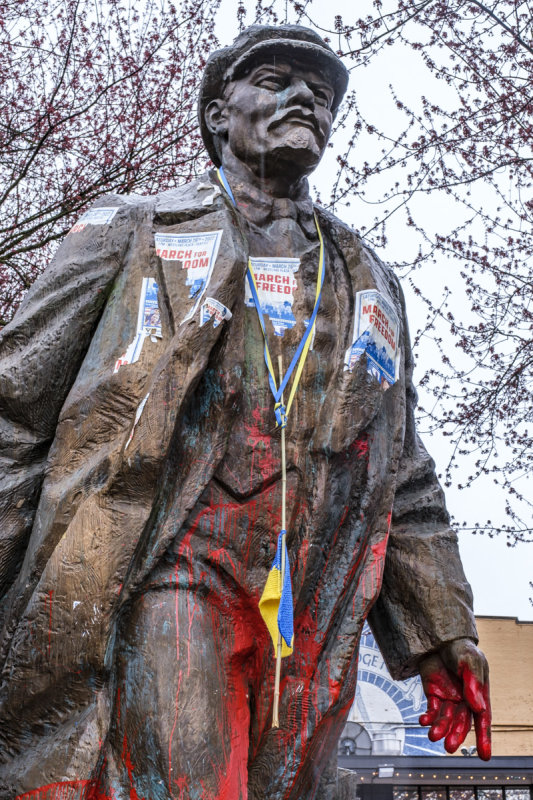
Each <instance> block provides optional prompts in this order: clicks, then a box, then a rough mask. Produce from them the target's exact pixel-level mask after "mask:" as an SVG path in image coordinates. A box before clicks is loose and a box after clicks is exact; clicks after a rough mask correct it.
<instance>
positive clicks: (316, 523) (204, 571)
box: [0, 25, 490, 800]
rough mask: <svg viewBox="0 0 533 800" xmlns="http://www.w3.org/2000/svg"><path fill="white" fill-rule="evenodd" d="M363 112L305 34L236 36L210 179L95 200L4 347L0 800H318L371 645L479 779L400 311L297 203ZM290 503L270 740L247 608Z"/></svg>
mask: <svg viewBox="0 0 533 800" xmlns="http://www.w3.org/2000/svg"><path fill="white" fill-rule="evenodd" d="M346 86H347V72H346V70H345V68H344V66H343V65H342V63H341V61H340V60H339V59H338V58H337V56H336V55H335V54H334V52H333V51H332V50H331V49H330V48H329V46H328V45H327V44H326V43H325V42H324V41H323V40H322V39H321V38H320V37H319V36H318V35H317V34H316V33H315V32H313V31H311V30H309V29H307V28H304V27H300V26H291V25H284V26H280V27H269V26H264V27H263V26H253V27H251V28H248V29H247V30H245V31H243V32H242V33H241V34H240V35H239V36H238V38H237V39H236V40H235V42H234V44H233V45H232V46H231V47H227V48H225V49H222V50H219V51H217V52H215V53H213V54H212V55H211V57H210V58H209V60H208V62H207V66H206V68H205V74H204V77H203V82H202V87H201V91H200V99H199V118H200V126H201V131H202V136H203V139H204V142H205V145H206V148H207V151H208V153H209V155H210V157H211V159H212V161H213V162H214V164H215V165H216V166H217V167H220V168H221V171H219V172H218V173H217V172H216V171H215V170H212V171H210V172H209V173H207V174H206V175H205V176H203V177H202V178H200V179H199V180H197V181H195V182H193V183H191V184H189V185H187V186H184V187H181V188H179V189H175V190H171V191H167V192H164V193H162V194H160V195H158V196H156V197H142V196H134V195H133V196H121V195H113V196H109V197H106V198H105V199H103V200H102V201H99V202H98V203H97V204H96V206H95V207H94V208H92V209H91V210H90V211H89V212H87V213H86V214H85V215H84V216H83V217H82V218H81V220H80V221H79V222H78V223H77V224H76V225H75V226H74V228H73V229H72V231H71V232H70V233H69V235H68V236H67V237H66V239H65V241H64V243H63V244H62V245H61V247H60V248H59V250H58V252H57V255H56V256H55V258H54V260H53V261H52V263H51V265H50V267H49V268H48V270H47V271H46V272H45V273H44V275H43V276H42V277H41V278H40V279H39V280H38V281H37V282H36V283H35V285H34V286H33V287H32V288H31V290H30V291H29V292H28V294H27V295H26V297H25V299H24V301H23V303H22V305H21V307H20V309H19V311H18V313H17V315H16V316H15V319H14V320H13V322H12V323H11V324H10V325H8V326H7V327H6V328H5V329H4V330H3V331H2V333H1V336H0V375H1V390H0V394H1V396H0V458H1V463H2V467H3V468H2V474H1V477H0V520H1V527H0V591H1V597H2V599H1V605H0V622H1V626H2V627H1V638H0V646H1V651H0V657H1V663H2V676H1V680H2V682H1V687H0V798H1V800H14V798H16V797H20V796H22V795H24V797H26V796H27V797H30V796H31V797H32V798H33V800H52V798H56V800H57V798H59V797H60V798H61V799H62V800H82V798H83V800H97V798H98V799H99V800H104V798H105V799H109V800H111V798H113V800H124V799H126V798H129V800H141V798H145V800H171V799H172V800H262V798H269V800H312V798H315V797H316V792H317V787H318V782H319V779H320V775H321V772H322V770H323V769H324V766H325V765H326V763H327V761H328V759H329V757H330V755H331V753H332V751H333V749H334V748H335V745H336V741H337V738H338V736H339V734H340V732H341V730H342V728H343V725H344V722H345V719H346V716H347V714H348V711H349V709H350V706H351V704H352V702H353V698H354V693H355V684H356V674H357V655H358V644H359V638H360V634H361V629H362V627H363V623H364V622H365V620H366V619H367V618H368V621H369V623H370V625H371V627H372V630H373V632H374V635H375V637H376V639H377V641H378V644H379V646H380V648H381V651H382V653H383V656H384V658H385V661H386V663H387V665H388V667H389V669H390V672H391V673H392V675H393V676H394V677H396V678H405V677H408V676H411V675H413V674H416V673H418V672H419V673H420V674H421V676H422V680H423V685H424V689H425V692H426V694H427V697H428V710H427V712H426V713H425V714H424V715H423V716H422V718H421V722H422V724H424V725H428V726H430V727H429V736H430V738H431V739H433V740H436V739H438V738H443V737H444V739H445V744H446V748H447V749H448V750H450V751H453V750H455V749H456V748H457V747H458V746H459V744H461V742H462V741H463V740H464V737H465V736H466V734H467V732H468V730H469V729H470V725H471V720H472V717H473V719H474V722H475V727H476V733H477V742H478V752H479V755H480V756H481V757H482V758H488V757H489V756H490V738H489V737H490V706H489V698H488V670H487V665H486V662H485V659H484V656H483V654H482V653H481V652H480V651H479V650H478V648H477V647H476V642H477V634H476V628H475V623H474V618H473V613H472V598H471V592H470V588H469V586H468V583H467V581H466V579H465V576H464V573H463V569H462V566H461V563H460V560H459V554H458V548H457V539H456V535H455V533H454V532H453V531H452V530H451V529H450V526H449V518H448V514H447V512H446V509H445V504H444V498H443V493H442V490H441V488H440V486H439V484H438V482H437V478H436V476H435V471H434V464H433V462H432V461H431V459H430V458H429V456H428V455H427V453H426V451H425V449H424V447H423V445H422V444H421V442H420V440H419V438H418V437H417V434H416V431H415V425H414V416H413V414H414V408H415V403H416V394H415V391H414V389H413V384H412V370H413V362H412V356H411V350H410V345H409V336H408V330H407V321H406V314H405V307H404V301H403V297H402V292H401V289H400V286H399V284H398V281H397V279H396V277H395V276H394V274H393V272H392V271H391V270H390V269H389V268H388V267H386V266H385V265H384V264H383V263H382V262H381V261H380V260H379V259H378V258H377V257H376V256H375V254H374V253H373V252H372V251H371V250H369V249H368V248H367V247H366V246H365V245H364V243H363V242H362V241H361V239H360V238H359V237H358V236H357V235H356V233H355V232H354V231H353V230H352V229H351V228H350V227H348V226H347V225H345V224H344V223H342V222H341V221H339V220H338V219H337V218H335V217H334V216H332V215H331V214H330V213H328V212H327V211H325V210H324V209H321V208H320V207H317V206H313V203H312V201H311V199H310V196H309V192H308V183H307V176H308V175H309V174H310V173H311V172H312V171H313V169H314V168H315V167H316V165H317V164H318V162H319V161H320V158H321V156H322V154H323V153H324V150H325V148H326V145H327V143H328V139H329V136H330V131H331V125H332V121H333V119H334V117H335V114H336V112H337V109H338V107H339V104H340V102H341V100H342V97H343V94H344V92H345V90H346ZM249 260H250V262H249ZM249 263H250V266H249ZM252 269H253V274H254V279H253V281H252V280H251V279H250V278H249V277H247V272H248V271H249V270H252ZM306 337H307V338H306ZM302 341H305V347H304V348H303V349H304V350H305V356H306V357H305V358H304V361H303V362H302V361H297V365H299V364H301V365H302V366H301V370H300V372H299V374H297V368H298V367H297V368H295V369H294V370H293V371H292V373H291V375H290V380H288V382H287V384H286V386H285V390H284V391H285V395H284V398H285V399H284V401H280V400H279V397H278V399H277V402H276V401H275V398H274V397H273V388H272V383H273V382H274V384H276V381H277V380H278V378H277V364H278V357H279V356H282V359H283V364H284V368H286V369H288V368H289V365H290V364H291V363H292V362H293V360H294V359H295V355H297V354H298V353H300V355H301V351H302V347H301V343H302ZM267 351H268V352H267ZM265 354H267V355H268V358H267V362H265V358H266V355H265ZM268 361H270V364H271V367H272V369H270V368H269V366H268ZM272 372H274V375H272ZM281 374H284V373H283V371H282V373H281ZM295 382H296V383H295ZM293 386H295V387H296V388H295V391H294V392H292V387H293ZM278 388H279V382H278ZM291 392H292V396H291V400H290V402H291V405H290V410H289V407H288V403H287V405H283V402H286V401H287V398H289V396H290V395H291ZM280 409H281V411H280ZM275 411H276V412H277V413H275ZM280 423H281V424H280ZM282 432H283V435H284V437H285V439H284V441H285V444H284V452H285V456H286V481H285V482H283V481H282V465H281V458H282V451H281V437H282ZM284 492H285V497H286V515H287V518H286V526H285V527H286V531H287V534H286V545H287V552H288V557H289V563H290V575H291V578H292V592H293V608H294V640H293V648H294V652H293V654H292V655H291V656H289V657H288V658H285V659H284V660H283V663H282V671H281V684H280V714H279V716H280V727H279V728H277V729H276V728H272V727H271V724H272V702H273V700H272V697H273V691H272V690H273V683H274V672H275V670H274V662H275V653H274V650H273V647H272V643H271V639H270V636H269V633H268V630H267V628H266V626H265V624H264V622H263V619H262V617H261V615H260V612H259V608H258V601H259V599H260V597H261V594H262V592H263V587H264V586H265V583H266V581H267V578H268V575H269V571H270V569H271V565H272V561H273V558H274V555H275V552H276V548H277V541H278V533H279V531H280V528H281V524H282V520H281V507H282V499H283V498H282V495H283V493H284ZM25 793H30V794H28V795H26V794H25Z"/></svg>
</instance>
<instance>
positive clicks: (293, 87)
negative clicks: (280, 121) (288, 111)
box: [286, 78, 315, 108]
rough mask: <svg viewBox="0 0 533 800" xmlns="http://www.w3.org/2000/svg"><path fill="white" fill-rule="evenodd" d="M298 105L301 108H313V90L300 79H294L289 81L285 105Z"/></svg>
mask: <svg viewBox="0 0 533 800" xmlns="http://www.w3.org/2000/svg"><path fill="white" fill-rule="evenodd" d="M296 102H298V103H300V104H301V105H303V106H308V107H309V108H314V105H315V95H314V93H313V90H312V89H311V88H310V87H309V86H308V85H307V83H306V82H305V81H304V80H302V79H301V78H296V79H294V80H293V81H291V83H290V86H289V87H288V92H287V103H286V104H287V105H290V104H292V103H296Z"/></svg>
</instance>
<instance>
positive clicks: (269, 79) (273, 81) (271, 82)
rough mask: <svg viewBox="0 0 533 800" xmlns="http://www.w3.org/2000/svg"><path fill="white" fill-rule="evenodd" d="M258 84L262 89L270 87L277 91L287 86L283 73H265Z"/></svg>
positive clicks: (269, 88)
mask: <svg viewBox="0 0 533 800" xmlns="http://www.w3.org/2000/svg"><path fill="white" fill-rule="evenodd" d="M255 85H256V86H259V88H260V89H268V90H269V91H271V92H277V91H279V90H280V89H283V88H284V87H285V80H284V79H283V78H282V77H281V75H265V76H263V77H262V78H259V80H258V81H256V84H255Z"/></svg>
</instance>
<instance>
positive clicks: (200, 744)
mask: <svg viewBox="0 0 533 800" xmlns="http://www.w3.org/2000/svg"><path fill="white" fill-rule="evenodd" d="M227 605H228V604H227V603H226V605H225V606H224V607H223V608H222V607H221V604H219V603H218V604H217V602H216V599H215V601H214V600H213V595H209V594H207V593H206V592H205V590H203V591H202V592H201V593H200V592H194V591H193V590H190V589H184V588H178V587H176V586H175V585H174V586H167V587H166V588H159V589H156V590H151V591H148V592H147V593H146V594H144V595H143V596H142V597H140V598H139V599H138V600H137V602H136V603H135V605H134V607H133V609H132V612H131V613H130V614H129V615H128V620H127V624H126V625H125V629H124V631H123V634H122V636H121V638H120V640H118V641H117V645H116V650H117V658H118V662H117V692H116V707H115V709H114V715H113V716H114V720H113V724H112V729H111V733H110V741H109V743H108V747H107V748H106V764H105V767H104V771H105V774H106V778H105V779H104V780H103V781H102V783H103V786H104V787H105V789H104V794H105V795H107V794H111V789H113V790H114V792H115V795H113V794H111V796H113V797H116V798H117V800H123V799H125V798H127V800H137V799H138V798H143V797H146V798H150V800H169V799H170V798H173V799H174V798H175V800H199V798H201V800H246V798H247V781H248V773H247V761H248V739H249V728H250V712H249V705H248V699H249V688H248V675H249V674H250V670H249V669H248V661H249V653H250V652H251V651H253V643H252V642H251V641H247V634H246V633H245V632H244V633H243V631H239V630H237V631H236V629H235V624H234V614H237V615H238V614H239V610H238V609H232V608H231V607H230V608H229V609H228V608H227ZM230 606H231V604H230ZM228 611H229V612H230V613H228ZM239 627H241V626H239Z"/></svg>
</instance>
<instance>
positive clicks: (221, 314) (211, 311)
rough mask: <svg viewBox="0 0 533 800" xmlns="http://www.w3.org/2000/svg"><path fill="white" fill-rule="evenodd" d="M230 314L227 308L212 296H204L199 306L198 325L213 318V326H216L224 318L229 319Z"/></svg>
mask: <svg viewBox="0 0 533 800" xmlns="http://www.w3.org/2000/svg"><path fill="white" fill-rule="evenodd" d="M231 316H232V314H231V311H230V310H229V308H226V306H224V305H222V303H219V301H218V300H215V298H214V297H206V298H205V301H204V302H203V303H202V307H201V308H200V327H202V325H205V323H206V322H207V321H208V320H210V319H211V318H213V328H217V327H218V326H219V325H220V323H221V322H224V320H225V319H231Z"/></svg>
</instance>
